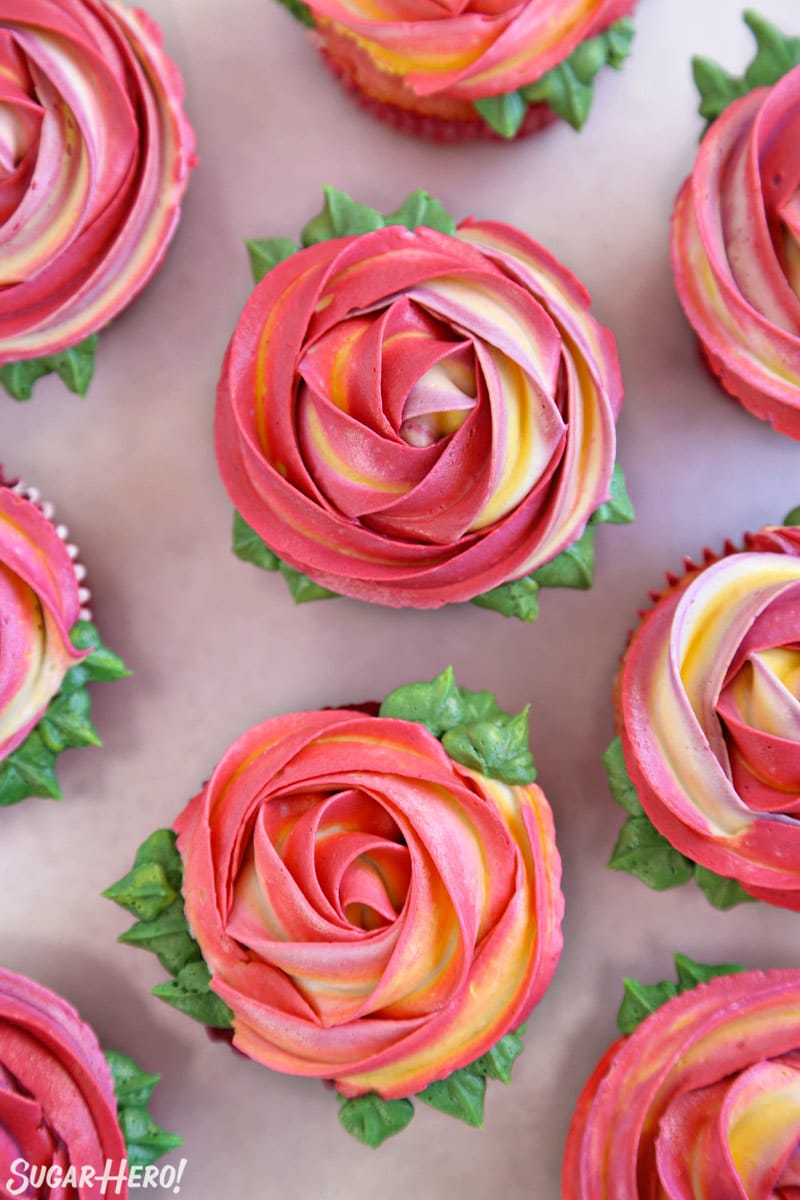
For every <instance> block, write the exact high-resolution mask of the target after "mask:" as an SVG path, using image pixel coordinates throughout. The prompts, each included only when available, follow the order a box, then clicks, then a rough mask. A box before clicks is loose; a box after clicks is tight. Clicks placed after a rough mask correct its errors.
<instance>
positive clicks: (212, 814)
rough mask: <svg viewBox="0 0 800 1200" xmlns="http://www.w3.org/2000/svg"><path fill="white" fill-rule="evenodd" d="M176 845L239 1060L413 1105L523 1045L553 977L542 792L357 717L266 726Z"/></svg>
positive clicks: (554, 924) (233, 760)
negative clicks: (513, 1034)
mask: <svg viewBox="0 0 800 1200" xmlns="http://www.w3.org/2000/svg"><path fill="white" fill-rule="evenodd" d="M175 828H176V830H177V832H178V835H179V836H178V848H179V850H180V853H181V855H182V857H183V860H184V867H185V872H184V884H183V893H184V897H185V902H186V915H187V918H188V920H189V924H190V926H191V928H192V931H193V932H194V934H195V936H196V938H197V940H198V943H199V945H200V949H201V951H202V954H203V957H204V959H205V961H206V963H207V964H208V967H209V968H210V970H211V973H212V980H211V987H212V990H213V991H214V992H216V993H217V995H219V996H220V997H221V998H222V999H223V1000H224V1001H225V1002H226V1003H227V1004H228V1005H229V1006H230V1008H231V1009H232V1010H233V1024H234V1045H235V1046H237V1047H238V1048H239V1049H240V1050H242V1051H243V1052H244V1053H245V1054H247V1055H249V1056H250V1057H251V1058H254V1059H256V1060H257V1061H258V1062H261V1063H264V1064H265V1065H266V1066H269V1067H272V1068H274V1069H275V1070H279V1071H284V1072H288V1073H291V1074H295V1075H306V1076H318V1077H324V1078H331V1079H334V1080H335V1081H336V1084H337V1086H338V1088H339V1090H340V1091H341V1092H342V1093H344V1094H345V1095H348V1096H354V1095H360V1094H362V1093H365V1092H368V1091H370V1090H373V1089H374V1090H376V1091H378V1092H379V1093H380V1094H381V1095H382V1096H383V1097H385V1098H393V1097H398V1096H407V1095H410V1094H412V1093H414V1092H416V1091H418V1090H420V1089H421V1088H424V1087H426V1086H427V1085H428V1084H429V1083H431V1082H433V1081H434V1080H436V1079H441V1078H444V1077H445V1076H447V1075H449V1074H450V1073H451V1072H452V1071H454V1070H455V1069H457V1068H458V1067H462V1066H464V1065H466V1064H467V1063H470V1062H472V1061H473V1060H475V1059H476V1058H478V1057H479V1056H480V1055H481V1054H483V1053H484V1052H485V1051H486V1050H488V1049H489V1048H490V1047H491V1046H493V1045H494V1044H495V1042H497V1041H498V1040H499V1039H500V1038H501V1037H503V1036H504V1034H506V1033H507V1032H509V1031H510V1030H513V1029H516V1028H517V1026H518V1025H519V1024H520V1022H522V1021H523V1020H524V1019H525V1018H526V1017H527V1015H528V1014H529V1013H530V1011H531V1009H532V1008H533V1007H534V1005H535V1004H536V1003H537V1001H538V1000H539V999H540V998H541V996H542V995H543V993H544V991H545V989H546V988H547V986H548V984H549V982H550V979H551V977H552V974H553V971H554V970H555V966H556V962H557V960H558V956H559V953H560V950H561V915H562V911H563V898H562V896H561V891H560V888H559V880H560V861H559V858H558V852H557V850H556V847H555V840H554V833H553V822H552V815H551V813H550V809H549V806H548V804H547V801H546V799H545V797H544V795H543V793H542V791H541V790H540V789H539V788H538V787H537V786H536V785H535V784H531V785H529V786H525V787H521V786H509V785H506V784H502V783H498V782H496V781H494V780H490V779H487V778H484V777H483V776H481V775H479V774H477V773H475V772H474V771H470V770H469V769H467V768H466V767H462V766H459V765H458V764H457V763H455V762H453V761H452V760H451V759H450V758H449V757H448V756H447V754H446V753H445V751H444V750H443V749H442V746H441V743H440V742H439V741H437V739H436V738H434V737H433V736H432V734H430V733H428V731H427V730H426V729H425V727H424V726H422V725H418V724H415V723H413V722H409V721H402V720H394V719H388V718H380V717H372V716H365V715H364V714H363V713H361V712H357V711H353V710H348V709H338V710H333V711H323V712H306V713H295V714H293V715H291V716H286V717H277V718H274V719H272V720H269V721H265V722H264V723H263V724H262V725H258V726H256V727H255V728H254V729H251V730H250V731H249V732H248V733H247V734H245V735H244V737H242V738H240V739H239V740H238V741H237V742H235V743H234V745H233V746H232V747H231V748H230V750H229V751H228V752H227V754H226V755H225V756H224V758H223V759H222V761H221V762H220V764H219V766H218V767H217V768H216V770H215V771H214V773H213V775H212V777H211V780H210V781H209V783H208V784H207V785H206V787H205V788H204V789H203V791H202V792H201V793H200V795H199V796H197V797H195V799H194V800H193V801H192V802H191V803H190V804H189V806H188V808H187V809H186V810H185V811H184V813H183V814H182V815H181V817H180V818H179V820H178V821H177V822H176V826H175Z"/></svg>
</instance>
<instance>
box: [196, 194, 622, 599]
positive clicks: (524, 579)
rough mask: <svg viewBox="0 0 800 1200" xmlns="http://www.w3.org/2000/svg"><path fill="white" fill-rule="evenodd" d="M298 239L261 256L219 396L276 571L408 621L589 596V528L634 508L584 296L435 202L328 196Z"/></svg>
mask: <svg viewBox="0 0 800 1200" xmlns="http://www.w3.org/2000/svg"><path fill="white" fill-rule="evenodd" d="M302 240H303V248H302V249H298V248H297V247H296V246H295V244H294V243H292V242H290V241H289V240H288V239H285V238H272V239H266V240H264V241H262V242H256V243H251V253H252V255H253V259H254V262H255V265H256V268H257V271H258V273H259V274H260V275H262V276H263V278H262V279H261V282H260V283H259V284H258V286H257V287H256V290H255V291H254V292H253V294H252V296H251V298H250V300H249V302H248V304H247V306H246V308H245V310H244V313H243V314H242V317H241V319H240V321H239V324H238V326H237V329H236V332H235V333H234V336H233V339H232V341H231V344H230V347H229V349H228V354H227V356H226V359H225V363H224V366H223V370H222V376H221V379H220V383H219V390H218V403H217V420H216V441H217V456H218V461H219V467H220V471H221V474H222V478H223V482H224V483H225V485H226V487H227V489H228V493H229V495H230V496H231V499H232V500H233V502H234V504H235V506H236V509H237V511H238V513H239V514H240V516H241V518H242V519H243V521H244V523H245V526H246V527H249V529H250V530H251V531H252V532H254V533H255V534H257V535H258V537H259V538H260V539H261V540H262V541H263V542H264V543H266V544H267V546H268V547H269V549H270V551H272V552H273V554H274V555H275V556H277V558H276V560H275V563H273V564H268V563H266V562H263V560H262V562H263V565H277V560H278V559H279V560H281V562H282V563H283V564H285V565H286V566H287V567H288V568H289V569H290V570H292V571H294V572H301V573H302V574H303V575H305V576H308V577H310V579H311V580H312V581H313V582H314V583H315V584H316V585H318V586H321V587H322V588H325V589H328V590H330V591H333V592H336V593H341V594H343V595H347V596H352V597H355V598H357V599H362V600H367V601H373V602H376V603H380V604H386V605H391V606H393V607H401V606H407V607H414V608H436V607H439V606H441V605H442V604H445V603H450V602H454V601H463V600H475V599H477V600H478V603H483V604H485V605H486V606H488V607H496V608H500V609H501V611H517V615H526V614H525V613H524V612H522V611H518V610H519V609H520V608H524V604H525V603H527V604H528V605H529V606H530V607H534V602H535V597H536V592H537V591H538V588H539V586H541V585H542V584H543V583H547V584H556V585H559V584H561V585H564V586H570V585H571V586H588V583H589V582H590V579H591V561H592V555H591V539H592V535H593V529H592V528H591V526H593V524H594V523H596V522H597V521H603V520H610V521H626V520H630V519H632V510H631V509H630V504H629V502H628V501H627V497H626V496H625V494H624V484H623V482H622V478H621V475H620V473H619V471H616V472H615V466H614V462H615V452H616V443H615V428H614V423H615V420H616V418H617V416H618V414H619V409H620V405H621V402H622V386H621V380H620V373H619V365H618V361H617V353H616V346H615V343H614V339H613V337H612V336H611V334H610V333H609V331H608V330H607V329H604V328H603V326H601V325H600V324H598V322H597V321H596V319H595V318H594V317H593V316H592V314H591V312H590V308H589V303H590V301H589V296H588V295H587V293H586V291H585V290H584V289H583V288H582V287H581V285H580V284H579V283H578V282H577V280H576V279H575V278H574V277H573V276H572V275H571V274H570V273H569V272H568V271H567V270H566V269H565V268H564V267H563V266H561V265H560V264H559V263H558V262H556V260H555V259H554V258H553V257H552V256H551V255H550V254H548V253H547V251H545V250H544V249H543V248H542V247H541V246H539V245H538V244H537V243H536V242H534V241H533V240H532V239H531V238H529V237H527V236H526V235H525V234H523V233H521V232H519V231H518V230H515V229H512V228H511V227H509V226H506V225H499V224H497V223H495V222H489V221H484V222H476V221H472V220H467V221H463V222H462V223H461V224H460V225H459V226H456V225H455V222H454V221H453V220H452V218H450V217H449V216H448V215H447V214H446V213H445V212H444V210H443V209H442V207H441V205H440V204H438V202H436V201H433V200H431V198H430V197H429V196H427V195H426V194H425V193H424V192H417V193H413V194H412V195H411V196H409V197H408V199H407V200H406V202H405V203H404V205H403V206H402V207H401V208H400V209H399V210H397V212H395V213H392V214H389V215H388V216H386V217H384V216H382V215H381V214H380V213H378V212H376V211H375V210H374V209H369V208H366V207H365V206H363V205H359V204H356V203H355V202H353V201H352V200H350V198H349V197H347V196H344V195H343V193H340V192H335V191H334V190H333V189H328V190H327V195H326V205H325V209H324V211H323V213H322V214H321V215H320V217H318V218H315V219H314V220H313V221H311V222H310V223H309V224H308V225H307V226H306V228H305V229H304V230H303V235H302ZM265 271H266V273H264V272H265ZM278 345H279V346H280V353H278V352H277V350H276V347H277V346H278ZM609 501H610V503H607V502H609ZM245 533H246V530H245ZM575 543H578V544H579V546H578V548H577V550H576V549H573V550H572V551H571V553H570V555H569V556H568V558H567V559H564V558H562V559H561V560H560V561H559V556H561V555H562V552H563V551H565V550H567V548H569V547H573V546H574V544H575ZM245 556H247V554H245ZM250 556H251V557H253V556H254V555H253V554H251V555H250ZM553 560H556V562H555V563H554V562H553ZM576 570H577V578H576ZM587 575H588V578H587ZM570 580H572V582H570ZM487 593H488V595H487ZM515 602H516V609H515V607H514V606H515ZM528 615H529V616H530V613H528ZM534 615H535V612H534Z"/></svg>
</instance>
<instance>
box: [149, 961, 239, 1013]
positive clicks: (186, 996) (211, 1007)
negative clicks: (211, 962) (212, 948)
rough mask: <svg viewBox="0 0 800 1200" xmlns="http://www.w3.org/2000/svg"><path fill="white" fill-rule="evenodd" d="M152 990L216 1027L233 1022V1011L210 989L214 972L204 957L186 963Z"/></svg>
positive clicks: (161, 997)
mask: <svg viewBox="0 0 800 1200" xmlns="http://www.w3.org/2000/svg"><path fill="white" fill-rule="evenodd" d="M152 990H153V995H154V996H158V998H159V1000H163V1001H164V1002H165V1003H166V1004H171V1005H172V1007H173V1008H177V1009H179V1010H180V1012H182V1013H186V1014H187V1016H190V1017H194V1019H195V1021H200V1022H201V1024H203V1025H209V1026H211V1028H213V1029H230V1028H231V1027H232V1025H233V1012H232V1011H231V1009H230V1008H228V1005H227V1004H226V1003H225V1001H224V1000H220V998H219V996H217V995H215V994H214V992H212V991H211V973H210V972H209V969H208V967H207V966H206V964H205V962H204V961H203V960H202V958H200V959H197V960H196V961H195V962H190V963H187V964H186V966H185V967H182V968H181V969H180V971H178V973H177V975H176V977H175V978H174V979H171V980H170V981H169V982H168V983H158V984H156V986H155V987H154V988H153V989H152Z"/></svg>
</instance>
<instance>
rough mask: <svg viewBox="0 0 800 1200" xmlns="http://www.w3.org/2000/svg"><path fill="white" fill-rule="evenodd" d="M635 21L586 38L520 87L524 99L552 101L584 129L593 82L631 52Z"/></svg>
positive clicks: (575, 126)
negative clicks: (531, 80) (534, 80)
mask: <svg viewBox="0 0 800 1200" xmlns="http://www.w3.org/2000/svg"><path fill="white" fill-rule="evenodd" d="M633 38H634V27H633V22H632V21H631V20H630V18H629V17H623V18H622V19H621V20H619V21H615V22H614V23H613V24H612V25H610V26H609V28H608V29H607V30H605V32H604V33H601V34H600V35H599V36H598V37H594V38H587V39H586V41H584V42H582V43H581V45H580V46H578V47H576V49H575V50H573V52H572V54H570V56H569V57H568V58H566V59H565V60H564V61H563V62H561V63H559V64H558V65H557V66H555V67H553V68H552V69H551V70H550V71H548V72H547V73H546V74H545V75H543V76H542V77H541V79H537V80H536V82H535V83H531V84H528V85H527V86H526V87H524V88H522V89H521V94H522V96H523V97H524V99H525V100H527V101H529V102H531V103H545V104H549V105H550V108H552V109H553V111H554V112H555V113H557V114H558V116H560V117H563V119H564V120H565V121H567V122H568V124H570V125H571V126H572V127H573V129H582V128H583V125H584V124H585V122H586V118H587V117H588V115H589V111H590V109H591V107H592V100H593V98H594V82H595V78H596V77H597V74H598V72H599V71H600V70H601V69H602V68H603V67H604V66H606V65H607V66H610V67H613V68H614V70H619V68H620V67H621V66H622V64H623V63H624V61H625V59H626V58H627V57H628V55H629V54H630V52H631V46H632V44H633Z"/></svg>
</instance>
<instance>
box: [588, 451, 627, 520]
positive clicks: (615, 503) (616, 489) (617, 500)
mask: <svg viewBox="0 0 800 1200" xmlns="http://www.w3.org/2000/svg"><path fill="white" fill-rule="evenodd" d="M635 515H636V514H635V513H634V510H633V505H632V504H631V499H630V496H629V495H628V489H627V488H626V486H625V474H624V472H623V470H622V467H621V466H620V465H619V463H614V471H613V473H612V475H611V487H610V495H609V497H608V500H606V502H605V504H601V505H600V507H599V508H597V509H595V511H594V512H593V513H592V515H591V517H590V518H589V521H590V522H591V524H592V525H604V524H605V525H630V523H631V521H632V520H633V519H634V517H635Z"/></svg>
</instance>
